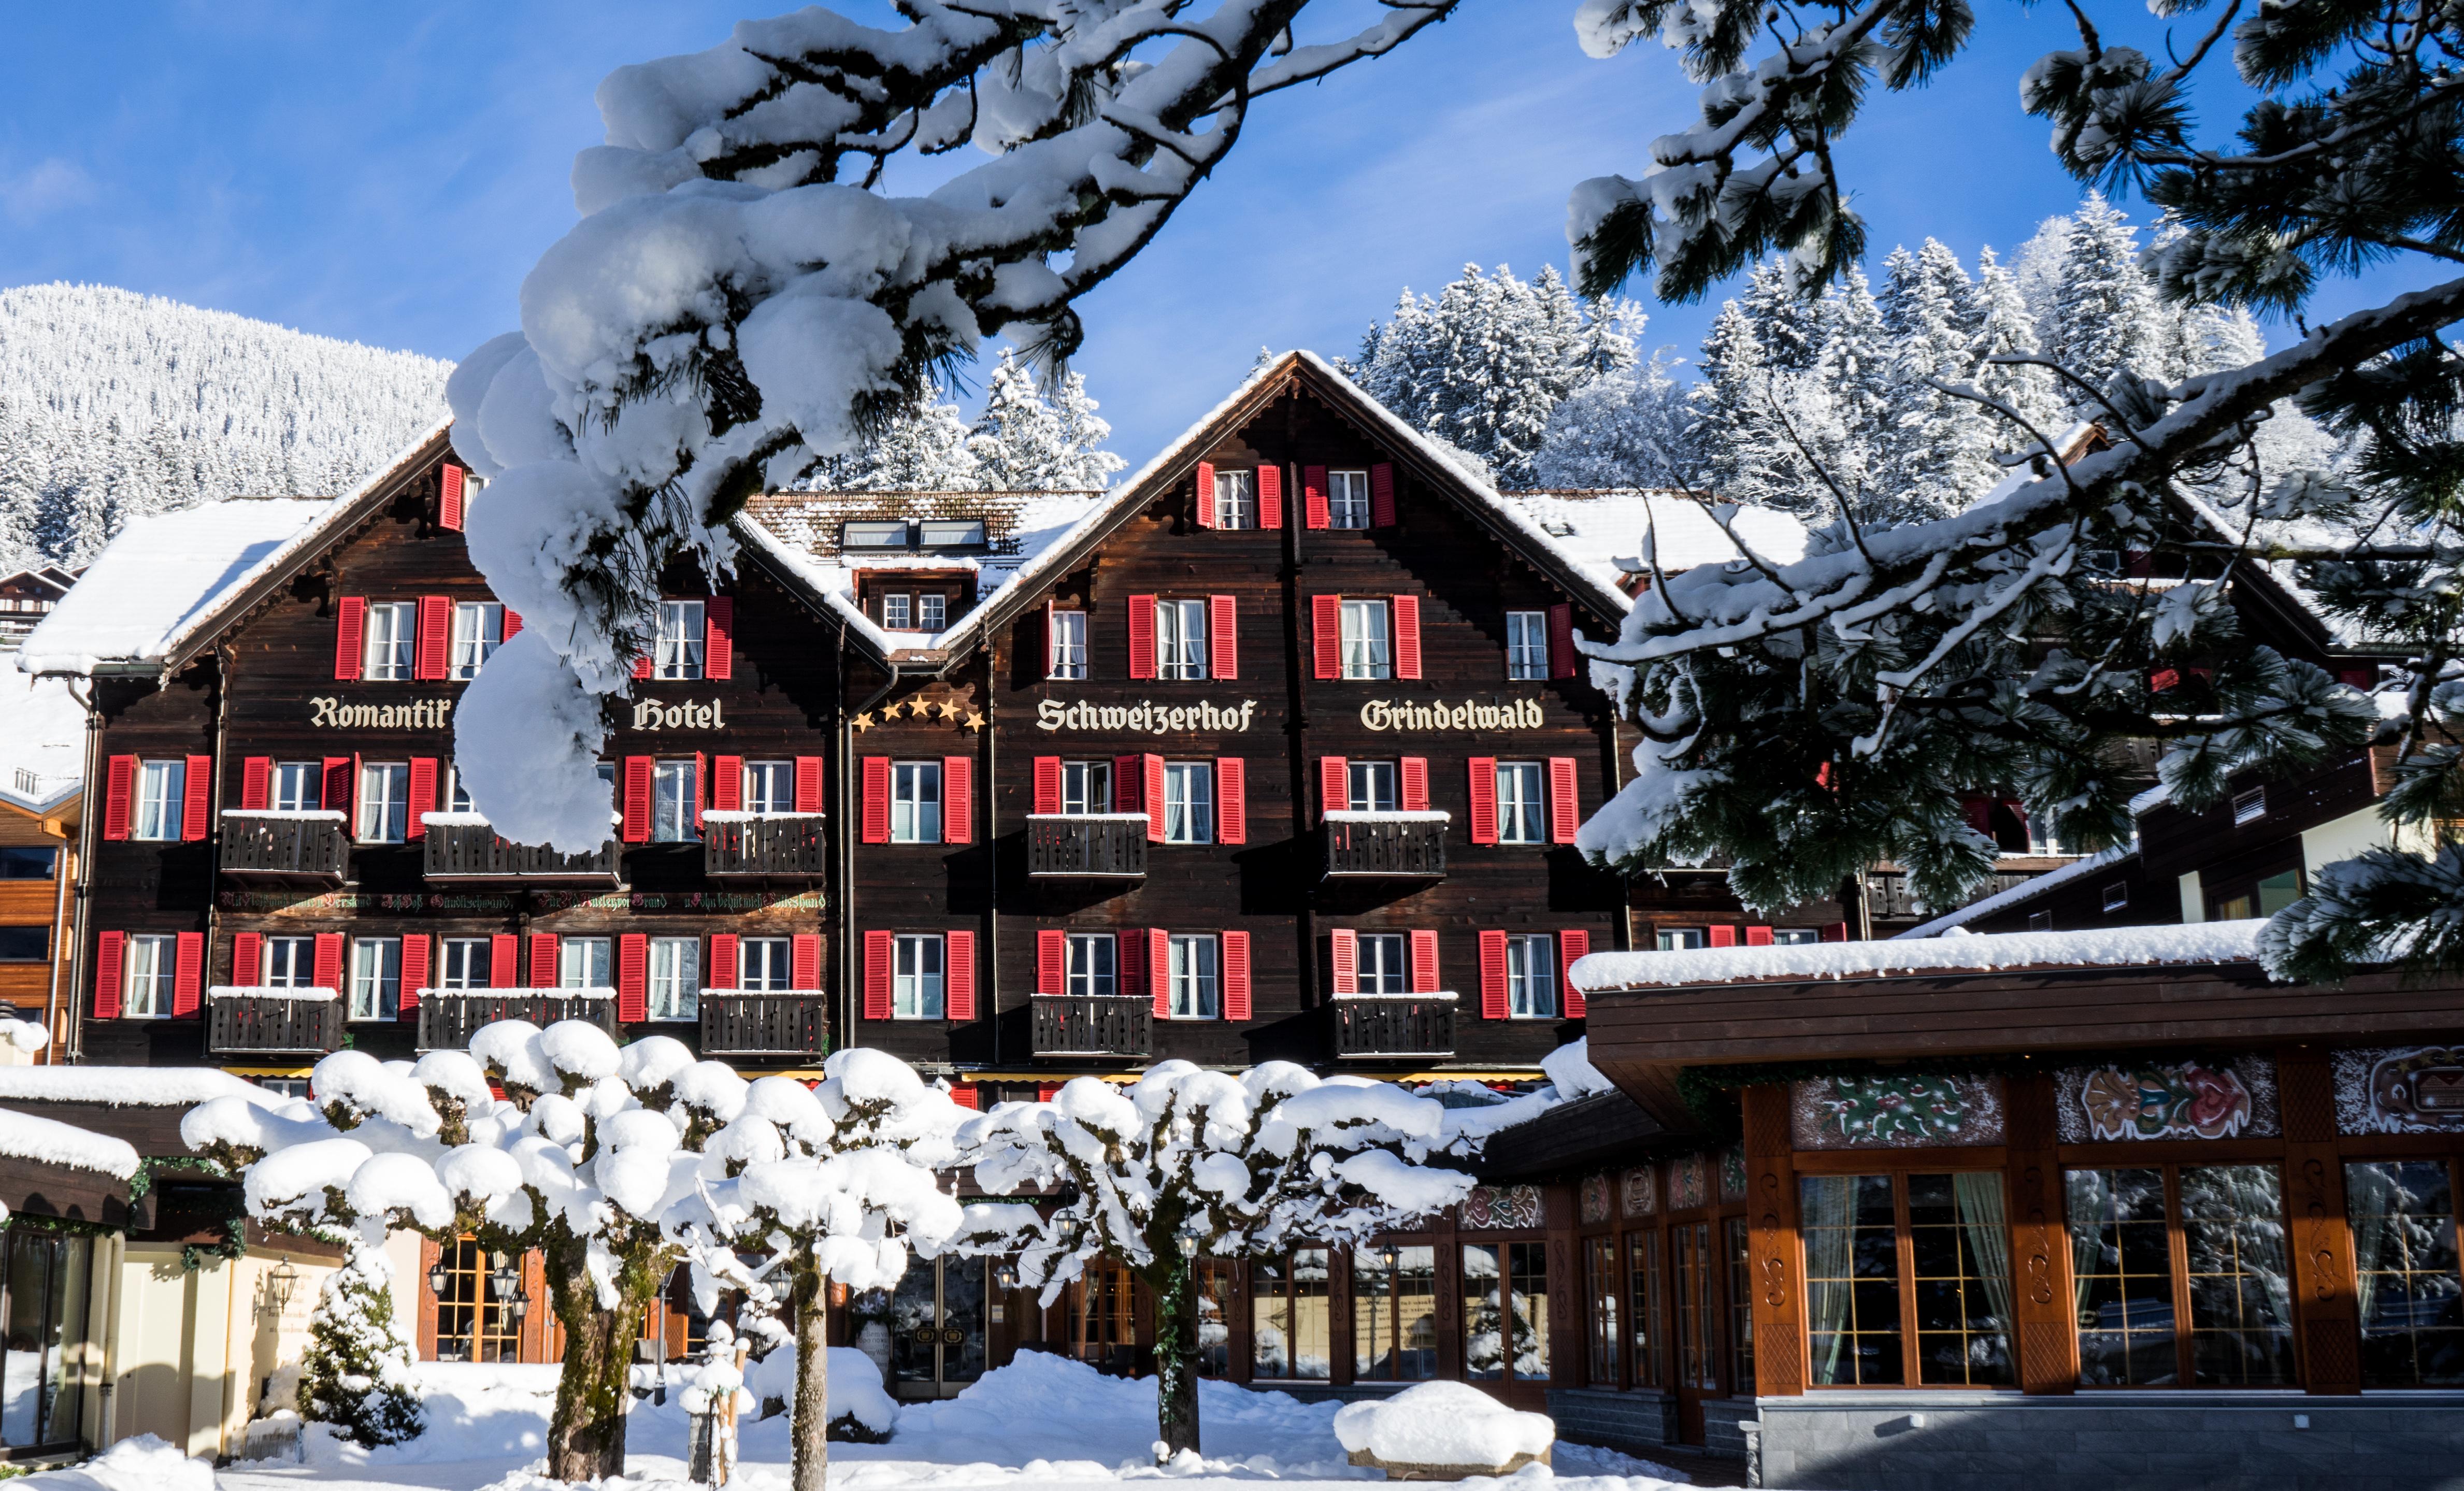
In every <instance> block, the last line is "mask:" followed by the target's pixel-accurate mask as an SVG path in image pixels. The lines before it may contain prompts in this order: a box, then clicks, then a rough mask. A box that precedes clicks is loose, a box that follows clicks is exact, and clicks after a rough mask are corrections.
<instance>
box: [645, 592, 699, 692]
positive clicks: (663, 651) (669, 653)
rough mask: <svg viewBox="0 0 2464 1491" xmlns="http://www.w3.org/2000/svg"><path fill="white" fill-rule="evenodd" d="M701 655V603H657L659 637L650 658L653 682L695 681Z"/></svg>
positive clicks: (697, 676) (697, 675)
mask: <svg viewBox="0 0 2464 1491" xmlns="http://www.w3.org/2000/svg"><path fill="white" fill-rule="evenodd" d="M701 652H702V603H700V602H699V601H662V602H660V603H659V636H658V642H657V645H656V647H655V648H654V649H653V650H652V652H651V654H650V676H651V677H653V678H699V677H700V676H701Z"/></svg>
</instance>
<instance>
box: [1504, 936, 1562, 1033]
mask: <svg viewBox="0 0 2464 1491" xmlns="http://www.w3.org/2000/svg"><path fill="white" fill-rule="evenodd" d="M1506 1014H1507V1019H1509V1020H1555V1019H1556V1018H1557V938H1556V936H1555V935H1554V934H1553V933H1551V932H1508V933H1507V936H1506Z"/></svg>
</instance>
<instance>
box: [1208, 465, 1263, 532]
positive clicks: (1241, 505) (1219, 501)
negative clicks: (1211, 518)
mask: <svg viewBox="0 0 2464 1491" xmlns="http://www.w3.org/2000/svg"><path fill="white" fill-rule="evenodd" d="M1256 481H1257V478H1256V475H1255V473H1253V472H1250V471H1217V472H1216V473H1215V526H1216V527H1218V528H1255V527H1257V526H1258V488H1257V485H1256Z"/></svg>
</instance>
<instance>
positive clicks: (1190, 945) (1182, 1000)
mask: <svg viewBox="0 0 2464 1491" xmlns="http://www.w3.org/2000/svg"><path fill="white" fill-rule="evenodd" d="M1222 970H1223V954H1222V947H1221V940H1220V939H1219V938H1217V936H1216V935H1215V933H1213V932H1174V933H1172V934H1171V938H1170V944H1169V947H1168V949H1167V951H1166V953H1165V955H1164V972H1165V976H1166V978H1167V979H1168V980H1169V981H1170V985H1171V1007H1172V1018H1173V1019H1174V1020H1221V1019H1222V1018H1223V973H1222Z"/></svg>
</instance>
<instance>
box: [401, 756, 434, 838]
mask: <svg viewBox="0 0 2464 1491" xmlns="http://www.w3.org/2000/svg"><path fill="white" fill-rule="evenodd" d="M435 811H436V757H434V756H412V757H411V758H410V826H409V827H408V828H407V829H405V830H404V832H405V833H406V834H407V836H408V837H410V838H412V839H425V838H427V837H428V825H427V824H426V823H423V822H420V819H421V817H422V816H423V815H425V814H429V813H433V812H435Z"/></svg>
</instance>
